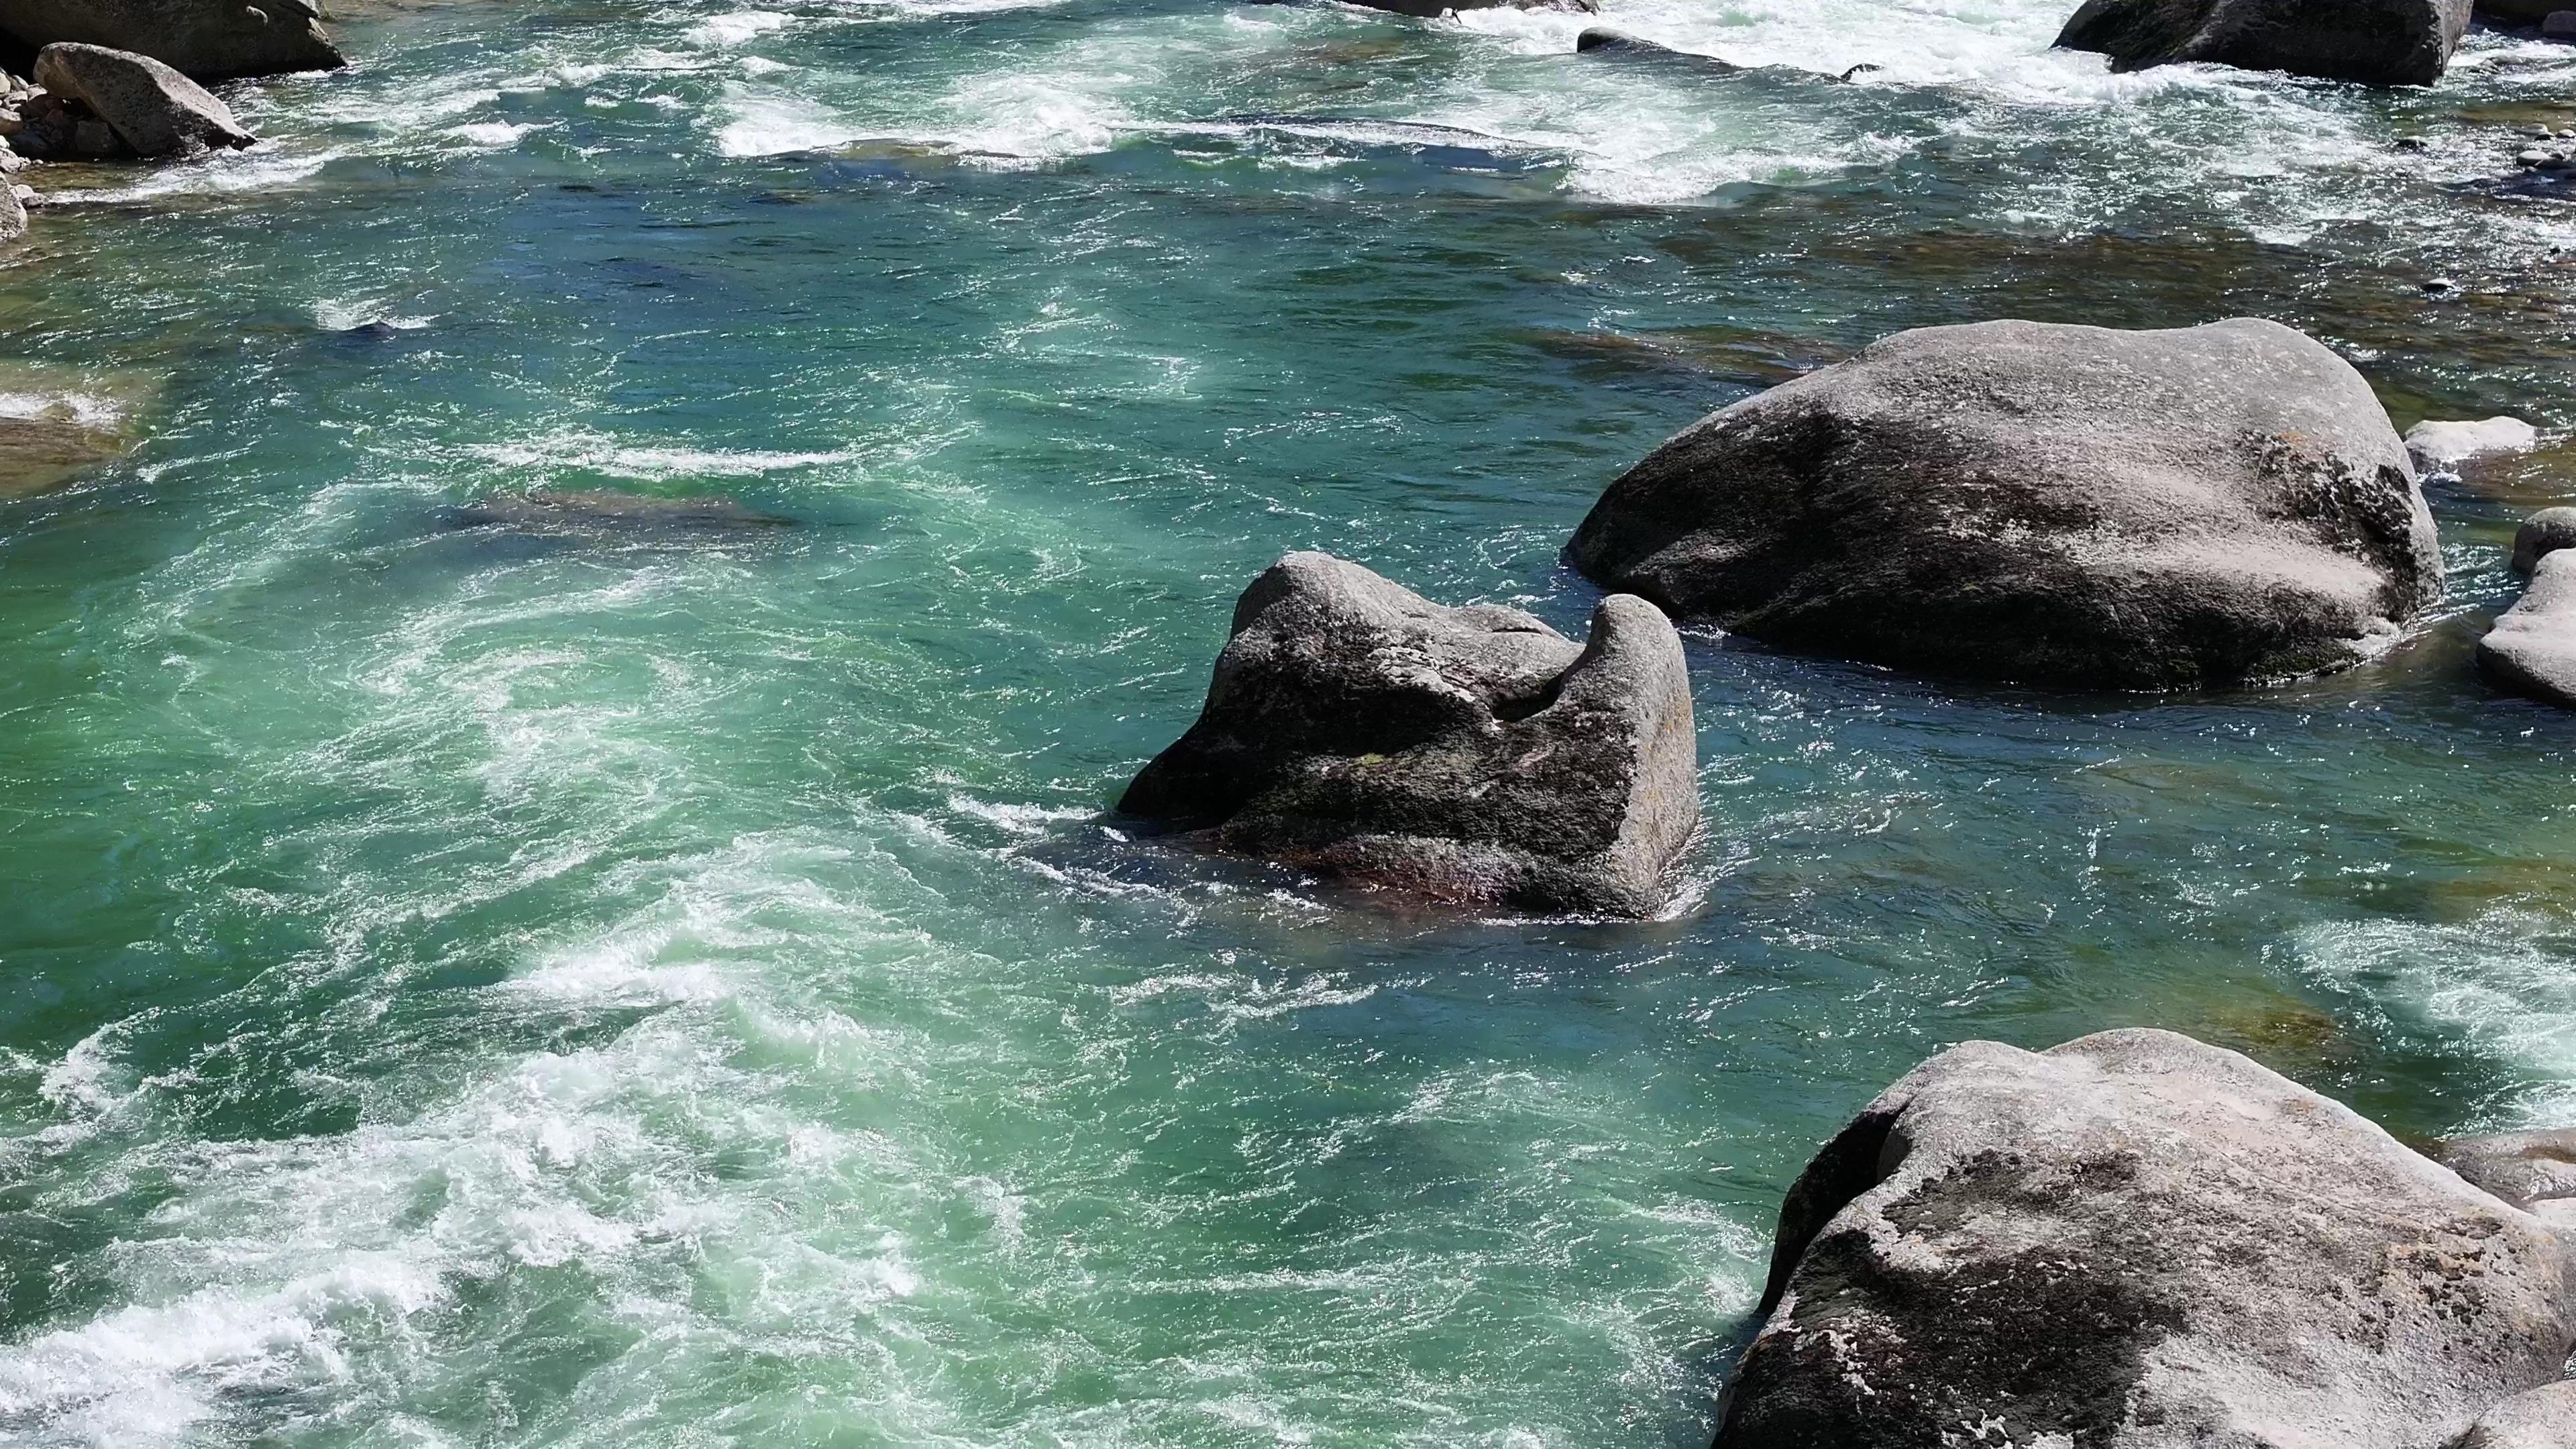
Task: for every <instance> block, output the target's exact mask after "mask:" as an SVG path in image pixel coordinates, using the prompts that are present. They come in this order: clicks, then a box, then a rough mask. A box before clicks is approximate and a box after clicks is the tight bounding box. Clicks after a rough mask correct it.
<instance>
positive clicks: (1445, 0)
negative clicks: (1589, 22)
mask: <svg viewBox="0 0 2576 1449" xmlns="http://www.w3.org/2000/svg"><path fill="white" fill-rule="evenodd" d="M1351 3H1352V4H1354V5H1359V6H1363V7H1365V8H1367V9H1370V10H1391V11H1393V12H1394V13H1396V14H1398V15H1412V16H1418V17H1420V18H1421V19H1424V20H1435V19H1438V18H1439V17H1440V16H1442V15H1445V14H1447V13H1449V12H1450V11H1452V10H1503V9H1511V10H1561V11H1566V12H1569V13H1572V14H1576V15H1592V14H1596V13H1598V12H1599V10H1600V9H1601V6H1600V3H1599V0H1351Z"/></svg>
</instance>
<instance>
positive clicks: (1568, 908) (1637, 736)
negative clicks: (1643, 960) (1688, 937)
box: [1119, 553, 1699, 917]
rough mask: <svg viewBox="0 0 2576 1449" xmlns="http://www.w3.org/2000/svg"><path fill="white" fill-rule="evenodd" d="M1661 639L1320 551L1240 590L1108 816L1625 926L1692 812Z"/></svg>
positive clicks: (1676, 643) (1652, 909) (1650, 908)
mask: <svg viewBox="0 0 2576 1449" xmlns="http://www.w3.org/2000/svg"><path fill="white" fill-rule="evenodd" d="M1697 762H1698V739H1697V735H1696V733H1695V732H1694V730H1693V728H1692V721H1691V695H1690V678H1689V673H1688V670H1687V668H1686V666H1685V664H1684V662H1683V658H1682V646H1681V639H1680V637H1679V636H1678V635H1676V634H1675V633H1674V632H1673V626H1672V624H1671V623H1670V622H1669V621H1667V620H1666V619H1665V618H1664V616H1663V614H1662V613H1661V612H1659V611H1658V610H1657V609H1656V608H1655V606H1654V605H1652V604H1649V603H1647V602H1646V601H1645V600H1643V599H1636V598H1627V597H1616V596H1614V597H1612V598H1608V599H1605V600H1603V601H1602V602H1601V605H1600V607H1599V608H1598V609H1596V610H1595V611H1594V613H1593V616H1592V638H1591V641H1590V642H1589V643H1588V644H1585V645H1580V646H1578V645H1576V644H1575V643H1574V642H1573V641H1572V640H1570V639H1567V638H1566V637H1565V636H1564V635H1562V634H1559V633H1557V632H1556V631H1555V630H1554V629H1551V628H1549V627H1548V626H1547V625H1546V624H1544V623H1541V622H1540V621H1539V620H1538V619H1536V618H1534V617H1532V616H1531V615H1529V614H1525V613H1523V612H1521V611H1520V610H1517V609H1506V608H1496V607H1491V606H1479V607H1473V608H1463V609H1451V608H1443V607H1442V606H1440V605H1438V604H1434V603H1432V602H1430V601H1429V600H1426V599H1424V598H1422V597H1421V596H1420V595H1418V594H1415V593H1414V592H1412V591H1411V590H1409V589H1406V588H1404V587H1402V586H1400V585H1398V584H1394V583H1391V582H1389V581H1388V580H1386V579H1383V578H1381V577H1379V576H1378V575H1376V574H1374V573H1371V572H1369V571H1368V570H1367V569H1365V568H1362V567H1360V566H1359V565H1357V564H1354V563H1348V562H1345V561H1343V560H1341V559H1337V558H1334V557H1332V556H1330V555H1328V554H1320V553H1298V554H1290V555H1289V556H1288V557H1286V558H1284V559H1281V560H1280V561H1279V562H1278V563H1277V564H1275V565H1273V566H1272V567H1271V568H1270V569H1269V570H1268V571H1267V572H1265V573H1263V574H1262V575H1261V577H1260V578H1258V579H1255V580H1254V581H1253V583H1252V586H1251V587H1250V588H1248V589H1246V590H1244V593H1243V598H1242V600H1241V602H1240V603H1238V604H1237V605H1236V607H1235V614H1234V628H1233V635H1232V637H1231V638H1230V639H1229V640H1228V641H1227V643H1226V646H1225V651H1224V652H1223V653H1222V654H1220V655H1219V656H1218V658H1217V663H1216V678H1215V681H1214V683H1213V684H1212V685H1211V686H1210V687H1209V690H1208V697H1207V704H1206V707H1205V709H1204V710H1203V712H1202V713H1201V714H1200V716H1199V720H1198V722H1197V723H1196V724H1194V725H1192V726H1191V727H1190V730H1189V732H1188V733H1187V734H1185V735H1183V736H1182V737H1181V739H1180V740H1179V741H1178V742H1177V743H1175V744H1174V745H1173V746H1172V747H1171V748H1170V749H1168V750H1166V751H1164V752H1163V753H1162V755H1161V756H1160V757H1158V758H1156V759H1155V760H1154V762H1153V763H1152V764H1150V765H1148V766H1146V767H1145V770H1144V771H1143V773H1141V774H1139V775H1138V776H1137V777H1136V780H1135V783H1134V784H1133V785H1131V786H1129V787H1128V790H1127V793H1126V797H1125V799H1123V800H1122V801H1121V802H1120V803H1119V809H1120V811H1121V812H1122V813H1124V814H1127V815H1129V816H1132V817H1136V818H1137V819H1139V820H1141V821H1143V822H1146V823H1147V824H1148V825H1149V826H1151V827H1153V828H1156V829H1159V830H1162V831H1166V832H1174V833H1181V834H1184V835H1186V836H1188V837H1189V838H1190V839H1192V840H1193V841H1195V842H1196V843H1199V844H1202V845H1205V846H1208V847H1211V848H1214V849H1218V850H1222V851H1227V852H1231V853H1236V854H1242V855H1248V856H1257V857H1260V858H1263V859H1268V860H1273V861H1278V862H1281V863H1283V864H1287V865H1290V866H1294V867H1298V868H1301V869H1306V870H1311V871H1314V872H1316V873H1317V874H1319V875H1322V876H1326V877H1330V878H1334V879H1338V880H1342V881H1346V882H1350V883H1353V884H1358V885H1363V886H1368V887H1373V888H1381V889H1389V890H1394V891H1400V892H1404V893H1407V894H1410V895H1414V896H1419V897H1423V898H1427V899H1430V900H1436V901H1445V902H1452V903H1456V904H1460V905H1474V906H1488V905H1490V906H1504V907H1509V908H1513V909H1519V910H1532V911H1543V912H1551V913H1558V912H1562V913H1573V914H1587V915H1613V916H1631V917H1642V916H1652V915H1654V914H1656V913H1658V912H1659V911H1661V910H1662V909H1663V907H1664V905H1665V903H1666V901H1667V900H1668V899H1669V896H1670V892H1671V882H1670V880H1669V875H1670V872H1671V870H1672V868H1673V865H1674V862H1675V860H1676V859H1677V858H1678V857H1679V856H1680V854H1681V852H1682V850H1683V848H1684V847H1685V846H1687V845H1688V844H1689V842H1690V839H1691V836H1692V834H1693V833H1694V832H1695V831H1696V830H1697V828H1698V824H1699V780H1698V769H1697Z"/></svg>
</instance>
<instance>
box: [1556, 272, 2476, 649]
mask: <svg viewBox="0 0 2576 1449" xmlns="http://www.w3.org/2000/svg"><path fill="white" fill-rule="evenodd" d="M1567 555H1568V557H1569V558H1570V559H1571V560H1572V561H1573V563H1574V564H1575V565H1576V566H1577V567H1578V568H1580V569H1582V570H1583V572H1584V573H1586V574H1588V575H1590V576H1591V577H1592V578H1594V579H1596V580H1598V581H1599V582H1601V583H1602V584H1603V585H1605V586H1607V587H1610V588H1614V589H1625V590H1628V591H1630V592H1632V593H1637V594H1642V595H1644V596H1645V597H1647V598H1649V599H1652V600H1654V601H1656V602H1657V603H1659V604H1661V605H1663V606H1664V608H1665V609H1667V610H1668V611H1670V612H1671V613H1672V614H1673V616H1674V617H1676V618H1679V619H1684V620H1696V621H1704V622H1708V623H1713V624H1718V625H1721V626H1723V627H1725V628H1727V629H1729V630H1732V631H1735V632H1737V633H1741V634H1744V635H1747V636H1749V637H1752V638H1755V639H1760V640H1764V641H1766V642H1769V643H1772V644H1777V645H1781V646H1784V647H1788V648H1795V649H1805V650H1814V651H1818V652H1826V653H1835V654H1842V655H1846V656H1849V657H1853V658H1859V659H1866V660H1872V661H1876V662H1879V663H1883V664H1892V665H1897V666H1900V667H1905V668H1912V669H1921V670H1927V671H1932V672H1937V673H1950V674H1963V675H1973V676H1979V677H1985V678H1996V679H2009V680H2020V681H2024V682H2029V683H2045V684H2061V685H2075V686H2086V687H2107V688H2120V689H2170V688H2186V687H2196V686H2208V685H2226V684H2235V683H2240V682H2245V681H2253V680H2270V679H2279V678H2284V677H2290V676H2296V675H2302V674H2310V673H2316V672H2321V671H2325V670H2332V669H2338V668H2341V667H2344V666H2346V665H2350V664H2353V663H2355V662H2357V661H2359V660H2361V659H2364V658H2367V657H2369V656H2370V655H2372V654H2373V653H2375V652H2377V651H2379V650H2381V649H2383V648H2385V647H2386V646H2387V645H2388V644H2390V643H2392V642H2394V640H2395V639H2396V637H2397V633H2398V626H2399V624H2400V622H2401V621H2403V620H2404V619H2405V618H2406V617H2407V616H2409V615H2411V614H2413V613H2414V612H2415V611H2417V610H2418V609H2421V608H2422V607H2424V606H2425V605H2426V604H2429V603H2432V602H2433V601H2434V600H2436V599H2437V598H2439V597H2440V594H2441V587H2442V561H2441V553H2440V551H2439V549H2438V548H2437V547H2436V545H2435V541H2434V536H2433V519H2432V515H2431V514H2430V513H2429V512H2427V511H2426V509H2425V506H2424V498H2423V494H2422V492H2421V490H2420V489H2419V488H2418V487H2417V485H2416V480H2415V474H2414V470H2413V468H2412V466H2411V465H2410V464H2409V463H2408V462H2407V458H2406V450H2405V448H2404V447H2403V446H2402V445H2401V444H2400V443H2399V442H2398V438H2397V433H2396V431H2395V429H2393V428H2392V427H2390V426H2389V422H2388V416H2387V414H2386V413H2385V412H2383V411H2382V410H2381V408H2380V405H2379V401H2378V399H2377V398H2376V397H2374V396H2373V395H2372V393H2371V390H2370V386H2369V384H2368V383H2366V382H2364V381H2363V380H2362V378H2361V376H2360V374H2358V373H2356V372H2354V371H2353V370H2352V368H2351V367H2350V366H2349V365H2347V364H2346V363H2345V362H2344V361H2343V360H2342V359H2341V358H2339V357H2337V356H2335V355H2334V354H2333V353H2332V352H2330V351H2328V350H2327V349H2326V348H2325V347H2323V346H2321V345H2320V344H2318V343H2317V342H2315V341H2314V340H2312V339H2310V338H2308V337H2306V336H2304V335H2302V334H2300V333H2298V332H2294V331H2292V330H2291V329H2289V328H2287V327H2283V326H2280V325H2279V324H2277V323H2272V322H2263V321H2256V320H2252V319H2242V318H2240V319H2238V320H2235V321H2229V322H2216V323H2211V324H2210V325H2208V326H2205V327H2192V328H2185V329H2179V330H2174V331H2163V332H2120V331H2112V330H2108V329H2105V328H2099V327H2067V326H2057V325H2053V324H2045V323H2037V322H1985V323H1979V324H1976V325H1974V326H1966V327H1932V328H1925V329H1923V330H1921V331H1916V332H1903V333H1899V334H1897V335H1896V336H1893V337H1889V338H1886V339H1884V340H1882V341H1880V342H1878V343H1876V344H1874V345H1872V346H1871V347H1869V348H1867V349H1866V350H1864V351H1863V352H1861V353H1860V355H1859V356H1857V357H1854V358H1852V359H1851V360H1849V361H1847V362H1842V363H1838V364H1836V365H1834V366H1832V367H1827V368H1824V369H1822V370H1820V371H1817V372H1814V373H1810V374H1808V375H1807V376H1805V377H1802V378H1799V379H1797V380H1796V381H1794V382H1790V383H1786V384H1783V385H1781V386H1779V387H1776V388H1773V389H1772V390H1770V391H1769V392H1766V393H1763V394H1761V395H1759V396H1757V397H1753V398H1748V399H1746V400H1745V401H1743V402H1741V403H1738V404H1736V405H1735V406H1734V407H1731V408H1728V409H1726V410H1725V411H1723V412H1719V413H1716V414H1714V415H1712V416H1710V417H1708V418H1705V419H1703V420H1701V421H1700V422H1699V423H1698V424H1696V425H1695V426H1693V427H1691V428H1689V429H1687V430H1685V431H1684V432H1682V433H1681V434H1680V435H1679V436H1677V437H1675V438H1673V439H1672V440H1670V441H1669V442H1666V443H1665V444H1664V445H1663V446H1662V447H1660V448H1657V449H1656V450H1655V451H1654V452H1653V453H1652V454H1651V455H1649V456H1648V457H1647V458H1646V459H1645V461H1643V462H1641V463H1639V464H1638V465H1637V466H1636V467H1634V468H1631V469H1629V470H1628V472H1627V473H1626V474H1624V475H1623V476H1621V477H1620V478H1619V479H1618V480H1617V481H1616V482H1614V483H1612V484H1611V485H1610V488H1609V490H1608V491H1607V492H1606V493H1604V494H1603V495H1602V498H1601V501H1600V502H1599V503H1598V504H1597V505H1595V506H1594V508H1593V510H1592V513H1591V515H1590V516H1589V517H1587V518H1586V519H1584V521H1583V526H1582V528H1581V529H1580V530H1579V531H1578V532H1577V533H1576V534H1575V536H1574V541H1573V543H1572V545H1571V546H1570V547H1569V548H1568V550H1567Z"/></svg>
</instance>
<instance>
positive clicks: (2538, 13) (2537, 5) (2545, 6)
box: [2476, 0, 2567, 25]
mask: <svg viewBox="0 0 2576 1449" xmlns="http://www.w3.org/2000/svg"><path fill="white" fill-rule="evenodd" d="M2476 5H2477V15H2478V18H2479V19H2480V20H2484V21H2487V22H2489V23H2490V24H2495V25H2538V24H2540V23H2541V22H2542V21H2545V20H2547V19H2548V18H2549V17H2550V16H2552V15H2555V14H2557V13H2558V12H2559V11H2561V10H2564V9H2566V8H2567V0H2476Z"/></svg>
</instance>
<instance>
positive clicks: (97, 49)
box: [36, 44, 258, 156]
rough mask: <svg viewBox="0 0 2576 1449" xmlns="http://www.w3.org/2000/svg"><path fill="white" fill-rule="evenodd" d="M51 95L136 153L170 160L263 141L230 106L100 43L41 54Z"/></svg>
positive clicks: (151, 63)
mask: <svg viewBox="0 0 2576 1449" xmlns="http://www.w3.org/2000/svg"><path fill="white" fill-rule="evenodd" d="M36 80H37V83H38V84H40V85H42V86H44V88H45V89H46V91H47V92H48V93H50V94H53V95H58V96H61V97H63V98H64V99H65V100H67V101H77V102H79V103H80V104H82V105H85V106H87V107H88V108H89V109H90V111H91V112H92V113H94V114H95V115H97V116H98V118H99V119H100V120H103V121H105V122H106V123H107V124H108V126H109V128H110V129H112V130H114V131H115V132H116V136H117V139H118V140H120V141H122V142H123V143H124V144H125V145H126V147H127V148H128V149H130V150H132V151H133V152H134V154H136V155H138V156H173V155H179V154H182V153H186V152H192V151H203V150H205V149H207V148H208V147H211V146H227V147H239V146H247V145H249V144H251V142H252V141H254V140H256V139H258V138H257V137H255V136H253V135H251V133H250V131H249V129H248V128H246V127H244V126H243V125H242V123H241V122H240V121H238V120H235V119H234V118H233V112H232V107H230V106H227V105H225V104H224V103H223V102H222V101H219V100H217V99H215V98H214V97H213V96H211V95H209V94H207V93H206V89H205V87H203V86H200V85H198V84H197V83H196V82H195V81H192V80H190V79H188V78H187V77H186V76H184V75H181V74H179V72H177V71H175V70H172V69H171V68H170V67H168V66H166V65H163V64H162V63H161V62H159V61H157V60H154V59H153V58H151V57H150V56H148V55H135V54H132V53H131V52H128V51H122V50H109V49H107V48H106V47H104V46H98V45H71V44H66V45H49V46H46V47H45V48H44V50H43V52H42V53H41V54H39V55H38V56H37V57H36Z"/></svg>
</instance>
